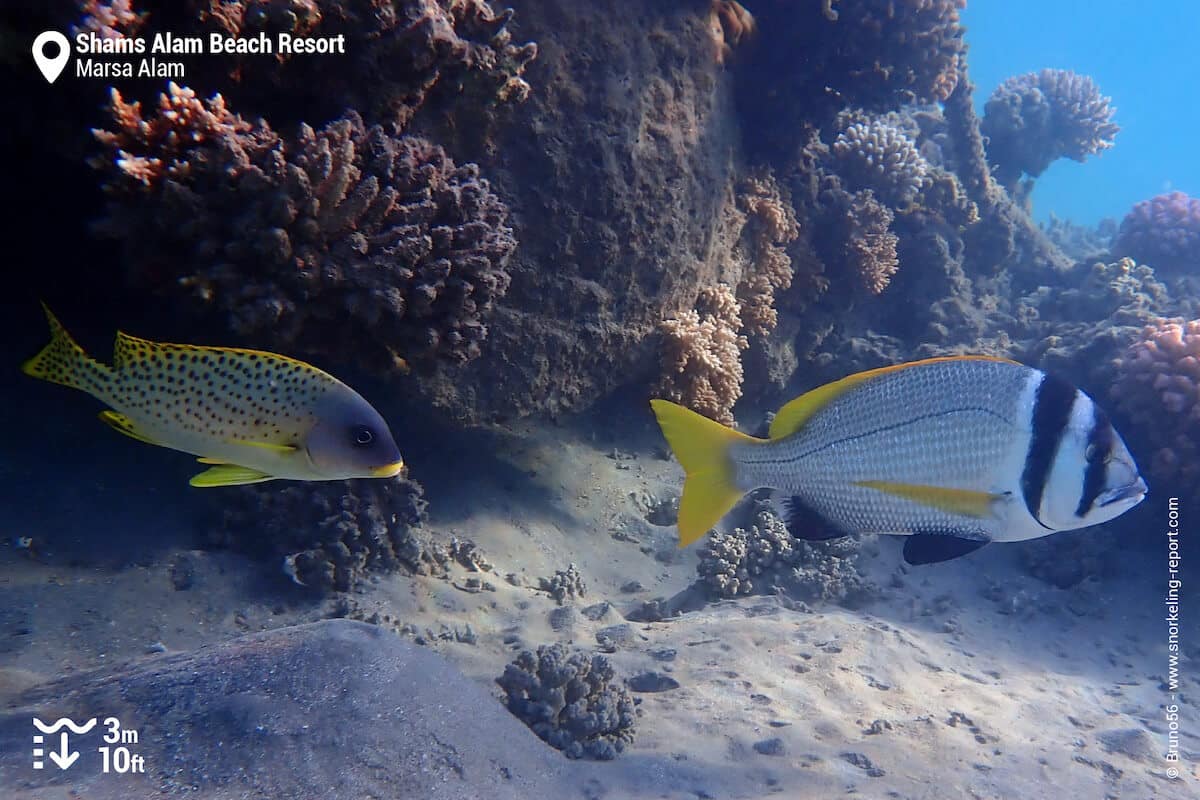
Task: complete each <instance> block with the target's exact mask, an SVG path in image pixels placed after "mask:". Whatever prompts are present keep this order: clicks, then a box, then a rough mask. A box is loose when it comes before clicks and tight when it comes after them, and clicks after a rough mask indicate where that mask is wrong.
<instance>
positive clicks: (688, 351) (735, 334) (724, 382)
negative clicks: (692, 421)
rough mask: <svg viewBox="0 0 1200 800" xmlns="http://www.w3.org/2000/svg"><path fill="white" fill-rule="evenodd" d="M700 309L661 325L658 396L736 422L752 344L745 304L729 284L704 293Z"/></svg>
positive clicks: (722, 419)
mask: <svg viewBox="0 0 1200 800" xmlns="http://www.w3.org/2000/svg"><path fill="white" fill-rule="evenodd" d="M696 305H697V307H696V308H695V309H692V310H690V311H685V312H683V313H682V314H680V315H679V316H678V317H675V318H672V319H668V320H665V321H664V322H663V323H662V325H661V332H662V338H663V372H664V374H663V378H662V381H661V382H660V384H659V386H658V389H657V391H656V392H655V393H656V394H658V395H659V396H662V397H666V398H668V399H670V400H673V401H675V402H677V403H681V404H683V405H685V406H687V407H688V408H690V409H692V410H694V411H696V412H698V413H700V414H704V415H705V416H708V417H712V418H713V419H715V420H717V421H718V422H723V423H725V424H727V425H728V424H732V423H733V404H734V403H736V402H737V400H738V398H739V397H741V396H742V378H743V374H744V373H743V368H742V351H743V350H745V349H746V347H748V346H749V344H748V342H747V340H746V337H745V336H743V335H741V333H740V330H741V327H742V318H741V306H739V305H738V302H737V299H736V298H734V296H733V292H732V290H730V288H729V287H728V286H726V285H725V284H720V285H719V286H717V287H715V288H708V289H704V290H703V291H701V293H700V298H699V299H698V300H697V301H696Z"/></svg>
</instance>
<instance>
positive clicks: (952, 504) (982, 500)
mask: <svg viewBox="0 0 1200 800" xmlns="http://www.w3.org/2000/svg"><path fill="white" fill-rule="evenodd" d="M854 485H855V486H864V487H866V488H868V489H876V490H878V491H880V492H884V493H886V494H890V495H894V496H896V497H903V498H904V499H905V500H912V501H913V502H914V503H920V504H921V505H923V506H929V507H931V508H936V509H939V510H941V511H945V512H946V513H948V514H959V515H961V516H964V517H977V518H981V519H982V518H984V517H989V516H991V515H992V505H993V504H994V503H996V502H998V501H1000V500H1003V499H1004V497H1005V495H1003V494H993V493H991V492H979V491H975V490H973V489H951V488H949V487H946V486H926V485H924V484H919V483H897V482H895V481H856V482H855V483H854Z"/></svg>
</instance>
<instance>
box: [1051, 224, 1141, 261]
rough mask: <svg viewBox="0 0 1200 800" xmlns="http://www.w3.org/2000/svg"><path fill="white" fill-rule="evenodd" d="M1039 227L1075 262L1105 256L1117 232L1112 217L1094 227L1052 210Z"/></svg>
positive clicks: (1094, 259) (1110, 248) (1098, 258)
mask: <svg viewBox="0 0 1200 800" xmlns="http://www.w3.org/2000/svg"><path fill="white" fill-rule="evenodd" d="M1041 228H1042V231H1043V232H1044V233H1045V234H1046V237H1047V238H1048V239H1050V241H1051V242H1053V243H1054V246H1055V247H1057V248H1058V249H1060V250H1062V251H1063V253H1065V254H1066V255H1067V256H1068V257H1069V258H1070V259H1071V260H1072V261H1074V262H1075V263H1076V264H1078V263H1081V262H1084V263H1088V264H1094V263H1096V262H1097V261H1100V260H1101V259H1104V258H1106V257H1107V256H1108V255H1109V253H1111V252H1112V244H1113V238H1114V237H1115V236H1116V233H1117V223H1116V220H1114V219H1111V218H1108V219H1103V220H1101V221H1100V222H1099V223H1098V224H1097V225H1096V226H1095V227H1089V226H1087V225H1080V224H1078V223H1075V222H1072V221H1071V220H1069V219H1059V217H1057V216H1056V215H1055V214H1054V212H1051V213H1050V218H1049V220H1048V221H1047V222H1045V223H1043V224H1042V225H1041ZM1143 263H1147V262H1145V261H1143Z"/></svg>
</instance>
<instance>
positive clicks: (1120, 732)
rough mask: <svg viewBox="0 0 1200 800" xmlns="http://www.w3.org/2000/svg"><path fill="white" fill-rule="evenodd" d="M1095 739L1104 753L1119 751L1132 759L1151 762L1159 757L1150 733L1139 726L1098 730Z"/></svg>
mask: <svg viewBox="0 0 1200 800" xmlns="http://www.w3.org/2000/svg"><path fill="white" fill-rule="evenodd" d="M1096 740H1097V741H1099V742H1100V746H1101V747H1102V748H1104V751H1105V752H1106V753H1120V754H1121V755H1124V756H1128V757H1129V758H1132V759H1133V760H1134V761H1142V762H1147V763H1149V762H1152V761H1156V760H1158V758H1159V755H1158V751H1157V749H1156V748H1155V746H1154V741H1153V740H1152V739H1151V738H1150V734H1148V733H1146V731H1144V730H1142V729H1141V728H1117V729H1115V730H1110V731H1100V733H1097V734H1096Z"/></svg>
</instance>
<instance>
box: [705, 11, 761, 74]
mask: <svg viewBox="0 0 1200 800" xmlns="http://www.w3.org/2000/svg"><path fill="white" fill-rule="evenodd" d="M708 14H709V16H708V22H709V30H711V31H712V36H713V42H714V44H716V46H717V63H718V64H724V63H725V62H726V61H728V60H729V58H730V56H732V55H733V51H734V49H735V48H737V47H738V45H740V44H742V42H744V41H745V40H746V39H748V38H750V36H752V35H753V34H754V33H755V31H756V29H757V25H756V23H755V22H754V17H753V15H751V14H750V12H749V11H747V10H746V9H745V8H744V7H743V6H742V4H741V3H738V2H735V0H712V3H711V5H710V6H709V12H708Z"/></svg>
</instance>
